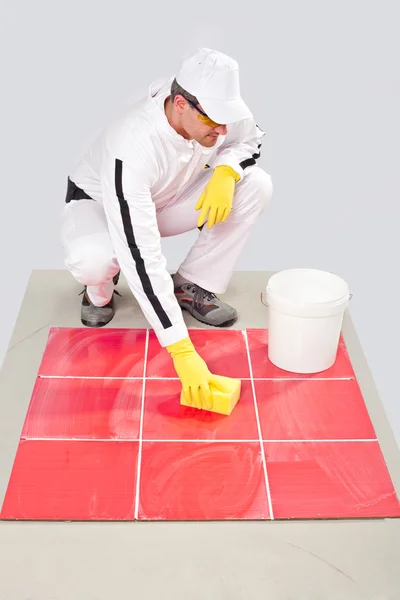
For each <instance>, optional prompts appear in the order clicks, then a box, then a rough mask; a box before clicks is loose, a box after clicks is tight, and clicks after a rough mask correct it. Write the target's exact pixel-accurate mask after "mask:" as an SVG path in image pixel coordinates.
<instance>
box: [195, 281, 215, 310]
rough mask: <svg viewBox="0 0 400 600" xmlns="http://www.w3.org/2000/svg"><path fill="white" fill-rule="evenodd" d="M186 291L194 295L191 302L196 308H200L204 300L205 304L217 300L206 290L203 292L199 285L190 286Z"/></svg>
mask: <svg viewBox="0 0 400 600" xmlns="http://www.w3.org/2000/svg"><path fill="white" fill-rule="evenodd" d="M188 289H189V291H192V292H193V293H194V298H193V301H194V303H195V305H196V306H201V305H202V304H203V303H204V301H205V300H206V301H207V302H210V301H211V300H214V299H215V298H217V296H216V295H215V294H214V293H213V292H209V291H208V290H205V289H204V288H202V287H200V286H199V285H194V284H193V285H190V286H188Z"/></svg>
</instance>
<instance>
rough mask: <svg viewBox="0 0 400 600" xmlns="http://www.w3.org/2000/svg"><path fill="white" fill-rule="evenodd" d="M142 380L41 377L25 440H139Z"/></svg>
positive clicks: (25, 431) (30, 408)
mask: <svg viewBox="0 0 400 600" xmlns="http://www.w3.org/2000/svg"><path fill="white" fill-rule="evenodd" d="M142 388H143V382H142V380H140V379H134V380H131V379H69V378H68V379H63V378H60V379H52V378H51V379H42V378H40V377H39V378H38V379H37V380H36V383H35V387H34V389H33V394H32V398H31V402H30V405H29V409H28V413H27V416H26V419H25V424H24V427H23V431H22V437H27V438H29V437H54V438H86V439H91V438H108V439H126V438H130V439H135V438H138V437H139V424H140V409H141V403H142Z"/></svg>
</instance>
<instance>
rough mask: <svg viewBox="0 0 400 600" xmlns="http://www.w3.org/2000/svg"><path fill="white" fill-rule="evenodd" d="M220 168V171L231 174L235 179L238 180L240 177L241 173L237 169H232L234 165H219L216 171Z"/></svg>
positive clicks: (227, 174)
mask: <svg viewBox="0 0 400 600" xmlns="http://www.w3.org/2000/svg"><path fill="white" fill-rule="evenodd" d="M217 170H219V171H220V172H223V174H224V175H226V176H231V177H233V179H234V180H235V181H236V182H238V181H239V179H240V175H239V173H236V171H235V170H234V169H232V167H230V166H228V165H218V166H217V167H215V169H214V171H217Z"/></svg>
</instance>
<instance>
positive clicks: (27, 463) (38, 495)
mask: <svg viewBox="0 0 400 600" xmlns="http://www.w3.org/2000/svg"><path fill="white" fill-rule="evenodd" d="M138 445H139V442H98V441H93V442H91V441H87V442H83V441H21V442H20V444H19V447H18V451H17V455H16V459H15V463H14V466H13V470H12V473H11V478H10V482H9V486H8V489H7V492H6V497H5V500H4V504H3V508H2V512H1V518H3V519H46V520H63V521H64V520H66V521H73V520H85V521H90V520H99V521H106V520H131V519H133V517H134V503H135V491H136V462H137V454H138Z"/></svg>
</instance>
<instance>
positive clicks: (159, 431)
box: [143, 379, 259, 440]
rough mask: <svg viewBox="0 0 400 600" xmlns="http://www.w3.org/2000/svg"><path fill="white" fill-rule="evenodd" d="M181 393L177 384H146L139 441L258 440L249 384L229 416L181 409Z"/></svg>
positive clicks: (193, 409) (244, 384) (171, 381)
mask: <svg viewBox="0 0 400 600" xmlns="http://www.w3.org/2000/svg"><path fill="white" fill-rule="evenodd" d="M181 389H182V384H181V382H180V381H179V380H178V381H173V380H151V379H148V380H147V381H146V391H145V404H144V420H143V439H161V440H167V439H170V440H181V439H182V440H183V439H191V440H196V439H210V440H211V439H230V440H240V439H247V440H250V439H256V440H258V439H259V436H258V429H257V421H256V415H255V409H254V400H253V392H252V388H251V382H250V381H242V392H241V396H240V400H239V402H238V404H237V405H236V406H235V408H234V409H233V411H232V413H231V414H230V415H229V416H225V415H219V414H216V413H212V412H210V411H207V410H198V409H197V408H190V407H186V406H181V404H180V394H181Z"/></svg>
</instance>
